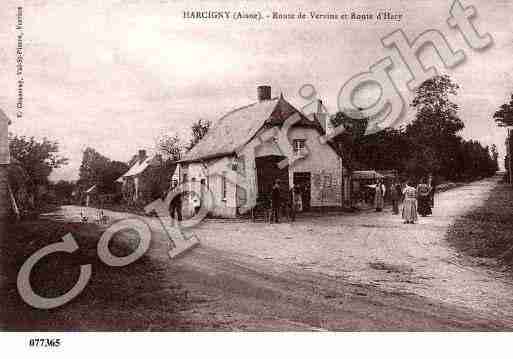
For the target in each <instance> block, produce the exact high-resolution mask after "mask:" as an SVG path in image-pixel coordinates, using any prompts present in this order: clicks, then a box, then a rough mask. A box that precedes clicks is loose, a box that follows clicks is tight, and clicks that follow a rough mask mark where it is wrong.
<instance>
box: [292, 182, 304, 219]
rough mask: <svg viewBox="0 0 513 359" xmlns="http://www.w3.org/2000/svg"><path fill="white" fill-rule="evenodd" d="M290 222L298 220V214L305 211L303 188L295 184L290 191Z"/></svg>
mask: <svg viewBox="0 0 513 359" xmlns="http://www.w3.org/2000/svg"><path fill="white" fill-rule="evenodd" d="M289 197H290V220H291V221H292V222H294V221H295V220H296V212H301V211H302V210H303V199H302V198H301V188H300V187H299V186H298V185H297V184H294V185H293V186H292V188H291V189H290V195H289Z"/></svg>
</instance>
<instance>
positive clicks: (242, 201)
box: [177, 86, 349, 217]
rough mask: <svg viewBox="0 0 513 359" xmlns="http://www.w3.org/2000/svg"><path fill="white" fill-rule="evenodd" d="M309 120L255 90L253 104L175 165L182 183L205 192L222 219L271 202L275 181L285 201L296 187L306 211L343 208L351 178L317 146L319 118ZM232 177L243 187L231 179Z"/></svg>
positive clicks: (324, 146)
mask: <svg viewBox="0 0 513 359" xmlns="http://www.w3.org/2000/svg"><path fill="white" fill-rule="evenodd" d="M309 117H310V118H309ZM309 117H307V116H305V115H304V114H303V113H302V112H301V111H299V110H297V109H296V108H295V107H294V106H292V105H291V104H290V103H289V102H288V101H287V100H285V98H284V97H283V95H281V96H280V97H275V98H272V97H271V88H270V87H269V86H260V87H258V101H257V102H255V103H253V104H250V105H248V106H244V107H241V108H238V109H235V110H233V111H231V112H229V113H227V114H226V115H224V116H223V117H221V118H220V119H219V120H218V121H217V122H216V123H215V124H214V125H213V127H212V128H211V129H210V130H209V132H208V133H207V134H206V135H205V137H204V138H203V139H202V140H201V141H200V142H199V143H198V144H197V145H196V146H195V147H193V148H192V149H191V150H190V151H189V152H188V153H186V154H185V156H184V157H183V159H182V160H181V161H179V164H178V167H177V173H178V177H179V179H180V183H189V186H190V187H191V190H194V187H195V186H197V185H198V184H200V183H201V184H203V185H204V186H205V187H206V188H208V190H209V192H210V193H211V194H212V195H213V197H214V203H213V206H212V208H210V212H211V214H212V215H214V216H220V217H236V216H238V215H240V214H242V213H243V212H245V211H246V210H247V209H248V203H249V202H250V198H251V196H252V197H254V198H256V200H257V201H260V200H264V199H265V198H266V197H269V195H270V192H271V189H272V186H273V183H274V182H275V180H276V179H280V183H281V189H282V191H283V192H284V193H283V197H285V196H287V193H288V190H289V188H290V187H291V186H292V185H293V184H297V185H299V186H300V188H301V189H302V199H303V204H304V208H305V210H321V209H323V208H328V207H329V208H340V207H343V203H344V191H345V188H346V187H347V184H348V183H349V178H348V177H347V176H346V174H347V171H346V170H345V169H344V167H343V159H342V156H341V154H340V152H339V151H338V150H337V148H336V147H334V146H332V145H331V143H329V142H327V143H325V142H324V143H323V142H322V141H320V137H321V136H323V135H324V134H325V131H324V127H323V125H322V124H321V122H320V121H318V117H317V116H315V115H314V116H309ZM284 139H285V141H284ZM289 146H290V147H289ZM287 148H288V152H287ZM287 153H288V155H287ZM233 172H237V174H239V175H240V176H241V177H239V178H243V179H244V181H245V182H244V183H245V185H243V186H241V185H240V184H237V183H234V182H236V181H233V180H231V179H230V174H231V175H233ZM227 174H228V176H227ZM205 187H204V188H205Z"/></svg>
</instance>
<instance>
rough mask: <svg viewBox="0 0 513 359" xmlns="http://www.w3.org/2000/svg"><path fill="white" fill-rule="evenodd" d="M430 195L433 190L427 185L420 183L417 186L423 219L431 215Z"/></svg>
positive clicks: (419, 206) (418, 201)
mask: <svg viewBox="0 0 513 359" xmlns="http://www.w3.org/2000/svg"><path fill="white" fill-rule="evenodd" d="M430 193H431V188H429V186H428V185H427V184H426V183H424V182H421V183H419V185H418V186H417V203H418V211H419V214H420V215H421V216H422V217H425V216H427V215H429V214H431V201H430Z"/></svg>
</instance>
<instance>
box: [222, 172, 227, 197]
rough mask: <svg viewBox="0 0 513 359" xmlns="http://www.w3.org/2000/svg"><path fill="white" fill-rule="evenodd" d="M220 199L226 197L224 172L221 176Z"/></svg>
mask: <svg viewBox="0 0 513 359" xmlns="http://www.w3.org/2000/svg"><path fill="white" fill-rule="evenodd" d="M221 199H222V200H225V199H226V172H223V175H222V176H221Z"/></svg>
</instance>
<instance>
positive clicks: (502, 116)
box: [493, 94, 513, 127]
mask: <svg viewBox="0 0 513 359" xmlns="http://www.w3.org/2000/svg"><path fill="white" fill-rule="evenodd" d="M493 119H494V120H495V122H496V123H497V125H498V126H499V127H505V126H513V94H512V95H511V100H510V101H509V102H508V103H505V104H503V105H501V107H500V108H499V109H498V110H497V111H496V112H495V113H494V114H493Z"/></svg>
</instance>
